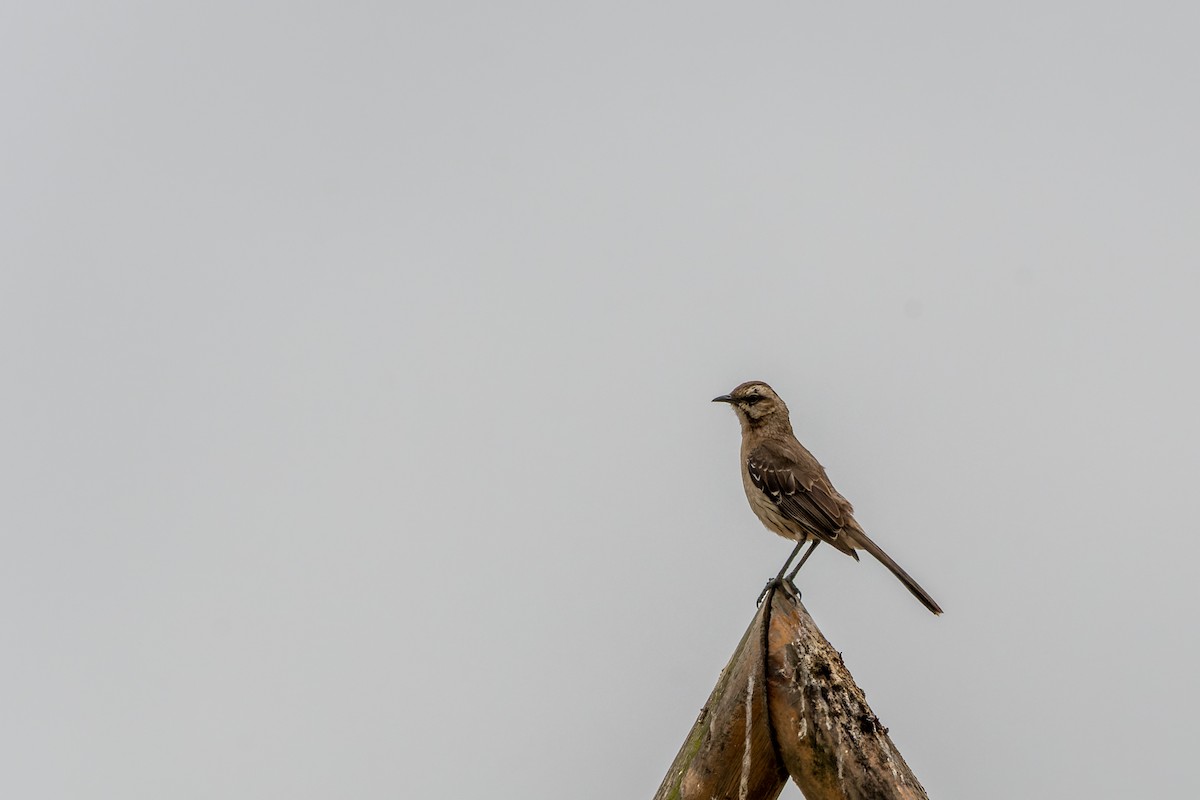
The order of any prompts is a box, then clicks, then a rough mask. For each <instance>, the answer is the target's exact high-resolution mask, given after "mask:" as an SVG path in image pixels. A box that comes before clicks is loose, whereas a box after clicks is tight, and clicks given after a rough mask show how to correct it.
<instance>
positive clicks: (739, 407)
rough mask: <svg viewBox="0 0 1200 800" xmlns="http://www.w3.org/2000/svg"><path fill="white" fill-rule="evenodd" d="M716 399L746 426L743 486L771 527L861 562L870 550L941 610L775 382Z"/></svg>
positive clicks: (747, 385) (920, 597) (925, 601)
mask: <svg viewBox="0 0 1200 800" xmlns="http://www.w3.org/2000/svg"><path fill="white" fill-rule="evenodd" d="M713 402H714V403H728V404H729V405H730V406H732V407H733V410H734V411H735V412H736V413H737V417H738V422H740V423H741V426H742V486H743V488H744V489H745V490H746V499H747V500H749V501H750V508H751V509H752V510H753V511H754V513H755V514H756V515H757V516H758V518H759V520H761V521H762V524H763V525H765V526H766V527H767V529H768V530H770V531H773V532H774V533H777V534H779V535H780V536H783V537H785V538H788V539H792V540H795V541H797V542H801V543H803V542H805V541H808V540H813V541H814V546H815V543H816V542H827V543H828V544H830V545H832V546H833V547H835V548H837V549H838V550H840V551H841V552H843V553H845V554H846V555H848V556H851V557H853V558H854V560H856V561H857V560H858V553H857V552H856V551H857V550H866V551H867V552H868V553H870V554H871V555H873V556H874V557H875V558H876V559H878V560H879V562H880V563H882V564H883V565H884V566H885V567H887V568H888V569H889V570H891V571H892V574H893V575H895V576H896V577H897V578H899V579H900V582H901V583H903V584H904V586H905V587H906V588H907V589H908V590H909V591H910V592H912V593H913V595H914V596H915V597H916V598H917V599H918V600H920V601H921V602H922V603H923V604H924V605H925V607H926V608H928V609H929V610H930V611H932V612H933V613H934V614H941V613H942V609H941V607H940V606H939V605H938V604H937V603H936V602H934V599H933V598H932V597H930V596H929V593H928V592H926V591H925V590H924V589H922V588H921V586H920V584H918V583H917V582H916V581H915V580H913V579H912V577H911V576H910V575H909V574H908V573H907V572H905V571H904V570H903V569H902V568H901V567H900V565H899V564H897V563H896V562H895V561H893V560H892V558H891V556H889V555H888V554H887V553H885V552H883V550H881V549H880V547H879V545H877V544H875V542H873V541H872V540H871V538H870V537H869V536H867V534H866V532H865V531H864V530H863V529H862V526H860V525H859V524H858V522H857V520H855V519H854V507H853V506H851V505H850V501H848V500H847V499H846V498H844V497H842V495H841V494H840V493H839V492H838V490H837V489H835V488H833V484H832V483H831V482H830V481H829V476H828V475H826V474H825V468H824V467H822V466H821V464H820V462H818V461H817V459H816V458H814V457H813V454H812V453H810V452H808V449H807V448H805V447H804V445H802V444H800V442H799V441H798V440H797V439H796V436H795V434H793V433H792V423H791V420H790V419H789V417H788V409H787V405H786V404H785V403H784V402H783V400H782V398H780V397H779V395H777V394H775V391H774V390H773V389H772V388H771V387H770V386H768V385H767V384H765V383H763V382H762V381H748V382H746V383H743V384H742V385H741V386H738V387H737V388H736V389H734V390H733V391H732V392H730V393H729V394H727V395H722V396H720V397H715V398H713ZM793 555H795V554H794V553H793ZM805 557H806V558H807V555H806V556H805ZM790 560H791V559H789V562H790ZM801 563H803V561H802V562H801ZM784 569H785V570H786V569H787V564H785V565H784ZM780 574H781V575H782V571H781V573H780Z"/></svg>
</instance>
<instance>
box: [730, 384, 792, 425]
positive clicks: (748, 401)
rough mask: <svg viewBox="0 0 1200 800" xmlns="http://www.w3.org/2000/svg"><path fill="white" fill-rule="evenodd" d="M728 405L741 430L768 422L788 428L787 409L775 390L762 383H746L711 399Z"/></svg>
mask: <svg viewBox="0 0 1200 800" xmlns="http://www.w3.org/2000/svg"><path fill="white" fill-rule="evenodd" d="M712 401H713V402H714V403H729V405H731V406H733V410H734V411H735V412H736V413H737V415H738V421H739V422H741V423H742V427H743V428H756V427H758V426H760V425H764V424H767V423H770V422H782V423H783V424H784V425H787V426H788V427H789V428H790V423H789V422H788V409H787V406H786V405H785V404H784V402H783V399H782V398H781V397H780V396H779V395H777V394H775V390H774V389H772V388H771V387H770V386H768V385H767V384H765V383H763V382H762V381H746V382H745V383H743V384H742V385H741V386H738V387H737V388H736V389H734V390H733V391H732V392H730V393H729V394H723V395H721V396H720V397H714V398H713V399H712Z"/></svg>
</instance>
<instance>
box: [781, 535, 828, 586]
mask: <svg viewBox="0 0 1200 800" xmlns="http://www.w3.org/2000/svg"><path fill="white" fill-rule="evenodd" d="M820 543H821V540H820V539H813V543H812V544H810V545H809V546H808V552H807V553H805V554H804V558H801V559H800V563H799V564H797V565H796V568H795V569H793V570H792V571H791V572H789V573H788V576H787V582H788V583H791V582H792V578H794V577H796V573H797V572H799V571H800V568H801V567H803V566H804V562H805V561H808V557H809V556H811V555H812V551H813V550H816V549H817V545H819V544H820ZM800 544H804V542H801V543H800ZM797 549H799V548H797ZM792 555H795V553H792ZM788 561H791V559H790V558H789V559H788ZM784 566H785V567H786V566H787V565H786V564H785V565H784Z"/></svg>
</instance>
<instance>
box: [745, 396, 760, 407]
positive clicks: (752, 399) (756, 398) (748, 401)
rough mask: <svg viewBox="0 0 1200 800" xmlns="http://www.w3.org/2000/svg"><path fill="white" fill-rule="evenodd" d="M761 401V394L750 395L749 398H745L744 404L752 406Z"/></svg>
mask: <svg viewBox="0 0 1200 800" xmlns="http://www.w3.org/2000/svg"><path fill="white" fill-rule="evenodd" d="M762 399H763V396H762V395H761V394H752V395H750V396H749V397H747V398H746V399H745V401H744V402H745V403H746V405H748V406H752V405H754V404H755V403H757V402H759V401H760V400H762Z"/></svg>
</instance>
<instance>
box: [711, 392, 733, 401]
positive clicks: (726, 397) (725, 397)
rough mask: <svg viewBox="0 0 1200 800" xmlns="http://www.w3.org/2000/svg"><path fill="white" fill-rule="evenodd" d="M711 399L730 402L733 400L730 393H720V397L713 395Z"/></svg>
mask: <svg viewBox="0 0 1200 800" xmlns="http://www.w3.org/2000/svg"><path fill="white" fill-rule="evenodd" d="M712 401H713V402H714V403H732V402H733V395H731V394H723V395H721V396H720V397H714V398H713V399H712Z"/></svg>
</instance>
